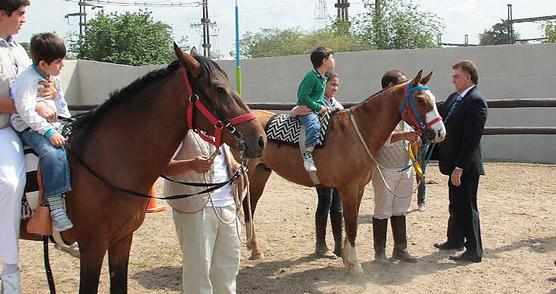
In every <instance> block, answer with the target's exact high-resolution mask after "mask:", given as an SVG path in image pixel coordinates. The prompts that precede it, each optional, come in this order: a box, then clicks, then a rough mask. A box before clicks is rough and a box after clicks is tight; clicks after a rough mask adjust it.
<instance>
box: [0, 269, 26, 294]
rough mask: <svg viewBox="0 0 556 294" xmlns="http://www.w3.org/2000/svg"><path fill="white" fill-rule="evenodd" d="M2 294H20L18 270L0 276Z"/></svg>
mask: <svg viewBox="0 0 556 294" xmlns="http://www.w3.org/2000/svg"><path fill="white" fill-rule="evenodd" d="M1 290H2V292H0V293H2V294H20V293H21V284H20V282H19V270H18V271H16V272H13V273H11V274H7V275H2V288H1Z"/></svg>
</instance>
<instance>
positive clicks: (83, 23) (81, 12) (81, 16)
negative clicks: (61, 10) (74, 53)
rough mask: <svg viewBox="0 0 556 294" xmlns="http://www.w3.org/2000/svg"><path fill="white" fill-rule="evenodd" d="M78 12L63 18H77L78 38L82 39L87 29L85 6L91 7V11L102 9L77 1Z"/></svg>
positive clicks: (82, 0) (83, 0)
mask: <svg viewBox="0 0 556 294" xmlns="http://www.w3.org/2000/svg"><path fill="white" fill-rule="evenodd" d="M78 5H79V12H74V13H68V14H66V16H65V18H69V17H70V16H79V38H82V37H83V35H84V34H85V30H86V29H87V10H86V7H87V6H91V9H95V8H103V7H102V6H99V5H93V4H90V3H87V2H86V1H85V0H79V2H78Z"/></svg>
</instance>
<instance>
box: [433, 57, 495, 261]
mask: <svg viewBox="0 0 556 294" xmlns="http://www.w3.org/2000/svg"><path fill="white" fill-rule="evenodd" d="M452 70H453V74H452V82H453V83H454V86H455V90H456V91H455V92H454V93H452V94H451V95H450V96H449V97H448V99H446V101H445V103H443V104H442V106H441V108H440V114H441V115H442V117H443V118H444V124H445V125H446V139H444V141H443V142H441V143H440V144H438V165H439V168H440V172H441V173H442V174H444V175H448V176H450V179H449V181H448V191H449V199H450V205H449V212H450V217H449V219H448V233H447V236H448V239H447V241H446V242H444V243H436V244H434V246H435V247H436V248H438V249H440V250H452V249H461V248H462V247H463V246H465V248H466V250H465V252H463V253H462V254H461V255H455V256H450V257H449V258H450V259H452V260H456V261H470V262H481V260H482V258H483V245H482V241H481V229H480V222H479V211H478V208H477V189H478V186H479V176H480V175H484V169H483V161H482V159H481V148H480V143H481V137H482V135H483V129H484V126H485V122H486V120H487V112H488V109H487V103H486V100H485V99H484V98H483V97H482V95H481V93H480V92H479V89H478V87H477V84H478V82H479V75H478V71H477V67H476V66H475V64H473V62H471V61H469V60H463V61H459V62H457V63H456V64H454V65H453V66H452Z"/></svg>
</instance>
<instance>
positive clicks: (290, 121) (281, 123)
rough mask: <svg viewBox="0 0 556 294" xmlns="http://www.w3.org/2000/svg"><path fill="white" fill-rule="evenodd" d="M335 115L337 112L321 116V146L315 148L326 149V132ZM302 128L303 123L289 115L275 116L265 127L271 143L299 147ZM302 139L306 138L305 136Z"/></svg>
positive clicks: (280, 114)
mask: <svg viewBox="0 0 556 294" xmlns="http://www.w3.org/2000/svg"><path fill="white" fill-rule="evenodd" d="M334 113H335V111H333V112H330V113H329V112H325V113H323V114H319V121H320V142H321V144H319V145H317V146H315V147H316V148H322V147H324V143H325V139H326V131H327V130H328V125H329V123H330V118H332V116H333V115H334ZM301 127H302V125H301V122H299V120H298V119H296V118H293V117H291V116H290V114H289V113H279V114H275V115H274V116H272V117H271V118H270V120H268V123H267V124H266V126H265V132H266V137H267V139H268V140H269V141H273V142H276V143H283V144H287V145H293V146H298V145H299V140H300V131H301ZM301 137H305V136H304V134H303V136H301Z"/></svg>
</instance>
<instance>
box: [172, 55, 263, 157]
mask: <svg viewBox="0 0 556 294" xmlns="http://www.w3.org/2000/svg"><path fill="white" fill-rule="evenodd" d="M174 51H175V53H176V56H177V58H178V61H179V63H180V64H181V65H182V66H183V67H184V68H185V70H184V71H183V73H184V77H185V78H186V81H184V83H185V84H186V87H188V85H191V86H190V87H191V89H188V91H189V94H188V95H189V96H190V97H189V103H188V114H187V116H188V118H187V119H188V122H189V125H190V126H189V127H190V128H198V129H201V130H203V131H205V132H207V133H208V134H210V135H213V136H215V138H216V139H215V140H216V143H217V145H218V143H219V141H220V135H221V136H222V141H224V142H225V143H227V144H228V145H230V146H238V149H239V151H240V154H241V153H243V156H244V157H246V158H255V157H259V156H261V155H262V153H263V150H264V148H265V146H266V135H265V132H264V130H263V128H262V126H261V125H260V124H259V123H258V122H257V120H256V119H255V115H254V113H252V112H251V109H249V107H248V106H247V105H246V104H245V103H244V102H243V100H242V98H241V96H239V94H238V93H237V92H236V90H234V88H233V87H232V86H231V84H230V80H229V79H228V76H227V75H226V73H225V72H224V71H223V70H222V69H221V68H220V67H219V66H218V64H216V63H215V62H214V61H212V60H210V59H208V58H205V57H202V56H199V55H198V54H197V50H196V49H195V48H193V49H192V50H191V54H188V53H186V52H183V51H182V50H181V49H180V48H179V47H178V46H177V45H176V44H174ZM242 151H243V152H242Z"/></svg>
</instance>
